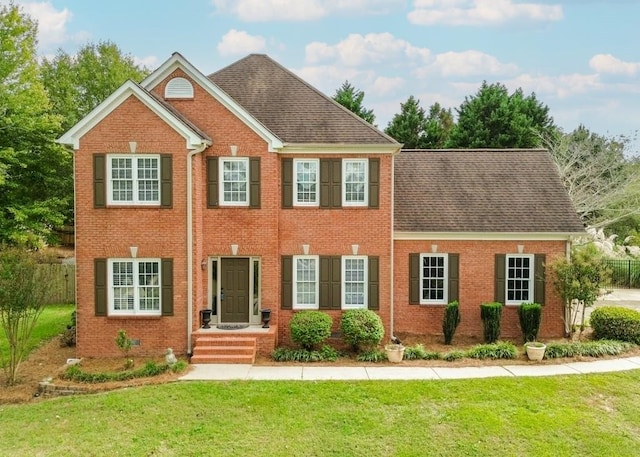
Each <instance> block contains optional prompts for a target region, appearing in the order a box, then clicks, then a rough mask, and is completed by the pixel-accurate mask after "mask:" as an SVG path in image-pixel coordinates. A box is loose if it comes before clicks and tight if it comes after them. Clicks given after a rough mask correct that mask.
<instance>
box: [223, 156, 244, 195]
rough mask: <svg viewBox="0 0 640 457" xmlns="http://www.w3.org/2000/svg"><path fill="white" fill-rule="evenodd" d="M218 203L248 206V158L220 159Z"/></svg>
mask: <svg viewBox="0 0 640 457" xmlns="http://www.w3.org/2000/svg"><path fill="white" fill-rule="evenodd" d="M220 197H221V198H220V205H222V206H249V158H248V157H226V158H221V159H220Z"/></svg>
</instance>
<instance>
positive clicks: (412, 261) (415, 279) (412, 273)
mask: <svg viewBox="0 0 640 457" xmlns="http://www.w3.org/2000/svg"><path fill="white" fill-rule="evenodd" d="M409 304H410V305H419V304H420V254H416V253H413V254H409Z"/></svg>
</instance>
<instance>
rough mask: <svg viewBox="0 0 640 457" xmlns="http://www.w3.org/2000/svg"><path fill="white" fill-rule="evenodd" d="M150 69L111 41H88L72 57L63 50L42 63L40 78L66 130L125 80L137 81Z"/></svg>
mask: <svg viewBox="0 0 640 457" xmlns="http://www.w3.org/2000/svg"><path fill="white" fill-rule="evenodd" d="M148 73H149V71H148V70H147V69H146V68H144V67H141V66H139V65H136V63H135V62H134V60H133V57H132V56H130V55H128V54H124V53H123V52H122V51H121V50H120V48H119V47H118V46H117V45H116V44H114V43H112V42H111V41H101V42H99V43H98V44H93V43H88V44H86V45H85V46H83V47H82V48H80V50H79V51H78V53H77V54H76V55H74V56H72V55H69V54H67V53H66V52H65V51H63V50H58V53H57V54H56V56H55V57H53V58H52V59H44V61H43V62H42V80H43V81H44V84H45V87H46V89H47V91H48V93H49V97H50V98H51V102H52V104H53V109H54V112H55V113H57V114H59V115H61V116H62V119H63V120H62V128H63V130H68V129H69V128H70V127H72V126H73V125H74V124H76V123H77V122H78V121H79V120H80V119H82V118H83V117H84V116H85V115H86V114H87V113H89V111H91V110H92V109H93V108H95V107H96V106H97V105H98V104H99V103H101V102H102V101H103V100H104V99H106V98H107V97H108V96H109V95H111V93H113V92H114V91H115V90H116V89H117V88H118V87H120V85H121V84H122V83H124V82H125V81H126V80H127V79H131V80H133V81H136V82H139V81H141V80H142V79H144V77H145V76H147V74H148Z"/></svg>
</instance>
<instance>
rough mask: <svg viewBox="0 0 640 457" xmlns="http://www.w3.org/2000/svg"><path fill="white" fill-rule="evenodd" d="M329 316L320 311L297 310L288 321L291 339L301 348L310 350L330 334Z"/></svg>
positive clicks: (330, 320)
mask: <svg viewBox="0 0 640 457" xmlns="http://www.w3.org/2000/svg"><path fill="white" fill-rule="evenodd" d="M332 325H333V320H332V319H331V316H329V315H328V314H326V313H323V312H322V311H312V310H309V311H299V312H297V313H295V314H294V315H293V317H292V318H291V320H290V321H289V329H290V330H291V339H292V340H293V342H294V343H296V344H297V345H298V346H300V347H302V349H306V350H312V349H314V348H316V347H317V346H318V345H320V344H322V343H324V342H325V341H326V340H327V338H329V337H330V336H331V326H332Z"/></svg>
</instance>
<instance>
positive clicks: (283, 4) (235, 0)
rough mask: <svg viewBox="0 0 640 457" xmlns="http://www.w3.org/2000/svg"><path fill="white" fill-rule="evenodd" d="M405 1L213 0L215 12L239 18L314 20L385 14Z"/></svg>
mask: <svg viewBox="0 0 640 457" xmlns="http://www.w3.org/2000/svg"><path fill="white" fill-rule="evenodd" d="M405 1H406V0H348V1H344V0H212V3H213V6H214V7H215V8H216V11H218V12H223V13H228V14H232V15H234V16H237V17H238V18H239V19H240V20H242V21H247V22H268V21H313V20H318V19H322V18H324V17H327V16H330V15H333V14H338V15H343V14H347V15H349V14H367V15H375V14H384V13H389V12H391V11H394V10H395V9H397V8H398V7H402V6H404V4H405Z"/></svg>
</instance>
